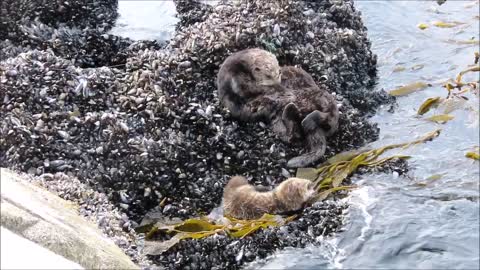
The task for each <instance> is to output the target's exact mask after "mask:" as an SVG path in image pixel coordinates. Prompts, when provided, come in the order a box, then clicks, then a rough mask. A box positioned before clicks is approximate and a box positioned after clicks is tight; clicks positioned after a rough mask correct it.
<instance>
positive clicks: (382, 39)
mask: <svg viewBox="0 0 480 270" xmlns="http://www.w3.org/2000/svg"><path fill="white" fill-rule="evenodd" d="M355 4H356V7H357V9H359V10H360V11H362V17H363V20H364V23H365V25H366V26H367V28H368V31H369V37H370V39H371V41H372V49H373V51H374V52H375V53H376V54H377V55H378V69H379V72H378V78H379V79H378V84H377V86H376V87H377V88H378V89H382V88H383V89H385V90H387V91H389V90H393V89H395V88H398V87H399V86H402V85H405V84H409V83H413V82H419V81H421V82H425V83H430V84H432V86H431V87H428V88H426V89H424V90H421V91H418V92H416V93H412V94H410V95H408V96H403V97H399V98H398V107H397V108H396V110H395V112H394V113H389V112H387V110H386V109H387V108H381V109H380V110H379V112H378V113H377V114H376V115H375V116H374V117H373V118H372V121H374V122H377V123H378V124H379V127H380V128H381V134H380V139H379V140H378V141H376V142H374V143H373V144H372V145H371V146H372V147H380V146H383V145H386V144H391V143H397V142H408V141H411V140H413V139H416V138H417V137H419V136H421V135H423V134H425V133H427V132H430V131H433V130H435V129H439V128H441V129H442V132H441V135H440V136H439V137H438V138H436V139H435V140H433V141H432V142H428V143H425V144H420V145H417V146H414V147H411V148H408V149H406V150H402V151H391V152H389V153H388V154H394V153H401V154H405V155H411V156H412V158H411V159H410V160H409V164H410V167H411V170H410V172H409V173H408V174H407V175H406V176H398V175H397V174H373V175H371V174H369V175H362V176H356V177H354V180H353V181H354V183H355V184H356V185H358V186H360V188H358V189H356V190H354V191H352V192H351V193H350V196H349V197H348V198H346V200H348V201H349V203H350V204H351V207H350V209H349V212H348V214H347V216H346V219H347V220H346V226H345V228H344V231H343V232H341V233H339V234H337V235H336V236H334V237H331V238H327V239H323V241H321V242H322V244H321V245H319V246H311V247H307V248H305V249H286V250H283V251H281V252H279V253H277V254H275V255H273V256H271V257H269V258H267V259H266V260H263V261H261V262H255V263H254V264H253V265H251V266H250V267H253V268H258V267H262V268H264V269H289V268H292V269H319V268H388V269H392V268H403V269H411V268H424V269H439V268H442V269H453V268H455V269H479V268H480V257H479V253H480V247H479V246H480V236H479V234H480V233H479V230H480V225H479V222H480V217H479V215H480V214H479V211H480V205H479V202H480V200H479V182H480V181H479V175H480V172H479V162H478V161H473V160H471V159H467V158H466V157H465V153H466V152H467V151H469V150H472V149H473V147H474V146H478V145H479V140H480V139H479V126H478V117H479V116H478V110H479V100H478V95H477V96H475V95H473V94H466V96H467V97H468V98H469V100H468V101H466V105H465V106H466V107H470V108H471V109H467V110H466V109H459V110H456V111H454V112H452V113H451V114H452V115H453V116H454V117H455V118H454V119H453V120H451V121H449V122H447V123H446V124H436V123H432V122H428V121H426V120H425V119H424V118H425V117H423V118H419V117H418V116H417V109H418V107H419V106H420V105H421V104H422V103H423V101H424V100H425V99H427V98H430V97H435V96H440V97H446V94H447V90H446V89H445V88H443V87H442V86H441V82H443V81H445V80H447V79H450V78H451V79H453V78H455V76H456V75H457V74H458V73H459V72H460V71H462V70H464V69H466V68H467V66H468V65H472V64H473V59H474V57H473V55H474V52H475V51H479V48H478V46H479V45H478V40H479V32H480V29H479V18H478V16H479V11H478V10H479V1H458V0H457V1H452V0H447V1H446V3H444V4H443V5H441V6H439V5H438V4H437V3H436V1H357V2H356V3H355ZM119 11H120V14H121V17H120V19H119V21H118V24H117V27H116V28H114V29H113V30H112V32H113V33H115V34H119V35H123V36H128V37H131V38H133V39H167V38H169V37H170V35H171V33H172V31H173V29H174V23H175V22H176V19H175V18H174V14H175V7H174V5H173V3H172V2H170V1H120V6H119ZM149 14H150V15H149ZM152 14H153V15H152ZM154 14H156V15H154ZM435 21H441V22H461V23H462V24H459V25H458V26H456V27H452V28H440V27H435V26H434V25H433V22H435ZM420 23H425V24H427V25H428V26H429V27H428V28H427V29H425V30H421V29H419V28H418V27H417V25H418V24H420ZM472 38H473V39H474V40H477V43H473V44H459V43H469V42H468V40H471V39H472ZM478 78H479V77H478V73H471V74H468V75H465V80H466V81H476V80H478ZM430 115H431V112H430V113H429V116H430ZM432 176H435V178H438V177H439V178H438V179H436V180H431V179H430V180H429V177H432ZM435 178H434V179H435Z"/></svg>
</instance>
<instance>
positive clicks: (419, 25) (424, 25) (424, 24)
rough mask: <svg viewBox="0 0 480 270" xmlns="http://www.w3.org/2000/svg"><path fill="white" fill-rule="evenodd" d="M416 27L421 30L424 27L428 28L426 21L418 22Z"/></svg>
mask: <svg viewBox="0 0 480 270" xmlns="http://www.w3.org/2000/svg"><path fill="white" fill-rule="evenodd" d="M417 27H418V28H420V29H421V30H425V29H427V28H428V24H426V23H419V24H418V25H417Z"/></svg>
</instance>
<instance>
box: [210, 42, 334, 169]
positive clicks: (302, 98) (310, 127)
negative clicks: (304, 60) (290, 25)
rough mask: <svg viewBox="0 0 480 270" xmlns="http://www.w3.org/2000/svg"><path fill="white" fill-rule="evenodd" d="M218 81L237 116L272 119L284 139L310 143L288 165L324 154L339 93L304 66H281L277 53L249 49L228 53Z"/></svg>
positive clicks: (298, 164) (300, 164)
mask: <svg viewBox="0 0 480 270" xmlns="http://www.w3.org/2000/svg"><path fill="white" fill-rule="evenodd" d="M280 73H281V80H280V76H279V74H280ZM265 81H268V83H267V84H264V83H263V82H265ZM217 84H218V91H219V96H220V99H221V101H222V103H223V104H224V105H225V106H226V107H227V108H228V109H229V110H230V112H231V113H232V115H233V116H234V117H237V118H238V119H240V120H244V121H258V120H260V121H266V122H271V123H272V129H273V131H274V132H275V133H276V134H277V135H278V136H279V138H280V139H282V140H283V141H286V142H289V143H299V142H300V143H304V144H306V146H307V148H308V152H307V153H306V154H304V155H301V156H298V157H295V158H293V159H291V160H290V161H289V162H288V163H287V166H289V167H303V166H307V165H309V164H312V163H313V162H315V161H317V160H318V159H320V158H321V157H322V156H323V154H324V153H325V149H326V137H327V136H330V135H331V134H333V133H334V132H335V131H336V130H337V127H338V118H339V113H338V108H337V104H336V102H335V99H334V97H333V96H332V95H331V94H330V93H328V91H326V90H325V89H323V88H319V87H318V86H317V85H316V83H315V81H314V80H313V78H312V76H310V74H308V73H307V72H305V71H304V70H303V69H301V68H297V67H293V66H285V67H282V68H280V67H279V66H278V62H277V60H276V58H275V56H274V55H272V54H270V53H269V52H266V51H264V50H261V49H248V50H243V51H240V52H237V53H235V54H232V55H231V56H229V57H228V58H227V59H226V60H225V62H224V63H223V64H222V67H221V68H220V71H219V73H218V78H217Z"/></svg>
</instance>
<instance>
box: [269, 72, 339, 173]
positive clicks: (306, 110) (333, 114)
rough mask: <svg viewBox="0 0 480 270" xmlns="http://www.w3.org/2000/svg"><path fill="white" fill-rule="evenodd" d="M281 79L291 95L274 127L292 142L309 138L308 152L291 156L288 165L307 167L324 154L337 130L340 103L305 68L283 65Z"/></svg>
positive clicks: (275, 120)
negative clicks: (327, 138) (338, 104)
mask: <svg viewBox="0 0 480 270" xmlns="http://www.w3.org/2000/svg"><path fill="white" fill-rule="evenodd" d="M281 78H282V80H281V85H282V86H283V87H285V88H286V89H287V90H288V91H287V92H288V95H286V97H285V100H284V101H283V103H285V104H286V105H285V107H284V109H283V112H282V114H281V115H280V114H276V117H275V118H274V119H273V130H274V131H275V132H276V133H277V134H284V138H285V139H286V140H287V141H289V142H295V141H299V140H304V139H305V140H306V145H307V148H308V151H309V152H307V153H306V154H304V155H301V156H298V157H295V158H292V159H291V160H289V161H288V163H287V166H289V167H304V166H307V165H309V164H312V163H313V162H315V161H317V160H318V159H319V158H321V157H322V156H323V155H324V153H325V149H326V143H327V142H326V137H328V136H330V135H332V134H333V133H334V132H335V131H336V130H337V128H338V118H339V111H338V107H337V103H336V101H335V98H334V97H333V96H332V95H331V94H330V93H329V92H328V91H326V90H325V89H323V88H319V87H318V86H317V84H316V83H315V81H314V80H313V78H312V76H311V75H310V74H308V73H307V72H306V71H305V70H303V69H302V68H298V67H293V66H285V67H282V69H281ZM280 100H282V98H280ZM287 102H288V103H287ZM282 131H283V133H282ZM285 139H284V140H285Z"/></svg>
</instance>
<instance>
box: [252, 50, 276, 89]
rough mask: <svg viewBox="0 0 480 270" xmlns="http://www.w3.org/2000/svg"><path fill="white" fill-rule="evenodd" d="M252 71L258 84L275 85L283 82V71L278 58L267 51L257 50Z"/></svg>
mask: <svg viewBox="0 0 480 270" xmlns="http://www.w3.org/2000/svg"><path fill="white" fill-rule="evenodd" d="M251 71H252V74H253V77H254V78H255V81H256V83H257V85H274V84H280V82H281V71H280V66H279V65H278V61H277V58H276V57H275V55H273V54H271V53H269V52H267V51H264V50H256V51H255V54H254V57H253V62H252V63H251Z"/></svg>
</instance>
